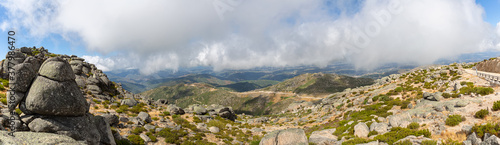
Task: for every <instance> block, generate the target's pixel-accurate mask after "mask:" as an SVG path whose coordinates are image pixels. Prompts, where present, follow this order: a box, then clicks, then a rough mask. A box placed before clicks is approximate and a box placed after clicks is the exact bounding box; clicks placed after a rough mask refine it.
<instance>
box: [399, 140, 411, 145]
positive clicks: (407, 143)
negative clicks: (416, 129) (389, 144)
mask: <svg viewBox="0 0 500 145" xmlns="http://www.w3.org/2000/svg"><path fill="white" fill-rule="evenodd" d="M395 145H413V143H412V142H411V141H410V140H408V139H407V140H404V141H401V142H398V143H395Z"/></svg>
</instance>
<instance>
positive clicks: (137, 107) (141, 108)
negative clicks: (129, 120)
mask: <svg viewBox="0 0 500 145" xmlns="http://www.w3.org/2000/svg"><path fill="white" fill-rule="evenodd" d="M144 106H146V104H144V103H139V104H137V105H135V106H134V107H132V109H130V110H129V111H130V112H133V113H140V112H147V110H146V109H145V108H144Z"/></svg>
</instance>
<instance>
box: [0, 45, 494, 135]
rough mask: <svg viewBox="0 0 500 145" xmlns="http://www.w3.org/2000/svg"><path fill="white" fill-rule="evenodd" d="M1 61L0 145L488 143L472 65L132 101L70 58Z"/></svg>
mask: <svg viewBox="0 0 500 145" xmlns="http://www.w3.org/2000/svg"><path fill="white" fill-rule="evenodd" d="M11 54H12V53H11ZM13 54H14V55H13V56H14V58H13V59H5V60H3V61H2V63H1V66H2V67H1V68H0V76H1V78H2V79H1V81H0V82H1V85H2V86H0V91H1V93H0V102H2V103H0V108H1V110H2V116H1V117H0V123H1V126H2V127H1V128H0V129H1V130H0V142H1V143H2V144H252V145H256V144H260V145H273V144H377V145H378V144H462V143H463V144H498V143H499V142H500V139H499V138H498V136H499V135H500V134H499V132H500V125H499V124H498V120H499V118H500V112H499V111H500V96H499V95H498V93H497V92H498V91H499V88H498V87H497V86H496V85H494V83H490V82H489V81H487V80H485V79H483V78H480V77H478V76H476V75H475V71H473V70H472V69H470V68H472V67H473V66H474V64H473V63H469V64H465V63H461V64H450V65H439V66H438V65H436V66H426V67H419V68H417V69H413V70H410V71H408V72H405V73H401V74H393V75H389V76H386V77H383V78H381V79H378V80H375V81H371V80H369V79H367V80H365V79H362V78H352V77H346V76H340V75H334V74H321V73H317V74H304V75H299V76H297V77H296V78H293V79H290V80H285V81H284V82H281V83H278V84H276V85H274V86H270V87H268V88H266V89H261V90H254V91H248V92H237V91H234V90H230V89H224V88H216V87H213V86H211V85H209V84H202V83H192V84H189V83H186V82H183V83H180V84H176V85H172V86H164V87H160V88H157V89H154V90H151V91H146V92H144V93H141V94H140V95H138V94H133V93H130V92H129V91H127V90H125V89H123V87H122V86H121V84H117V83H114V82H112V81H110V80H109V79H108V77H107V76H106V74H104V73H103V72H102V71H101V70H99V69H98V68H96V66H95V65H93V64H89V63H87V62H85V60H84V59H82V58H79V57H77V56H67V55H58V54H53V53H50V52H48V51H47V50H46V49H44V48H43V47H41V48H27V47H23V48H20V49H16V50H14V51H13ZM488 61H495V60H494V59H492V60H488ZM488 61H485V62H484V63H491V62H488ZM8 64H10V65H13V66H10V67H12V68H13V69H14V72H15V73H14V74H13V75H9V73H7V70H8V67H9V66H8ZM480 64H481V63H479V64H478V66H476V67H479V65H480ZM11 74H12V73H11ZM7 78H11V82H9V80H8V79H7ZM9 83H10V84H9ZM325 85H326V86H325ZM339 86H340V87H339ZM332 87H336V88H338V89H332ZM7 89H10V90H12V91H9V92H7ZM157 90H163V91H157ZM12 92H14V93H12ZM10 112H15V113H12V114H11V113H10ZM11 118H14V120H10V119H11ZM11 122H13V123H11ZM11 129H14V130H15V133H14V137H13V136H9V135H7V133H8V131H10V130H11Z"/></svg>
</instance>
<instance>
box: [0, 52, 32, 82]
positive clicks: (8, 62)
mask: <svg viewBox="0 0 500 145" xmlns="http://www.w3.org/2000/svg"><path fill="white" fill-rule="evenodd" d="M9 57H12V58H9ZM5 58H6V59H5V61H4V63H3V66H2V67H3V71H4V72H8V70H9V66H10V67H14V66H15V65H17V64H20V63H23V62H24V60H25V59H26V55H25V54H23V53H22V52H20V51H15V50H14V51H9V52H8V53H7V54H6V55H5ZM6 76H8V75H6Z"/></svg>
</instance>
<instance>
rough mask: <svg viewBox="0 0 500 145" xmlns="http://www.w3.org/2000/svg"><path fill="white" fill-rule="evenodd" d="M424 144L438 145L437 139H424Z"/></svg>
mask: <svg viewBox="0 0 500 145" xmlns="http://www.w3.org/2000/svg"><path fill="white" fill-rule="evenodd" d="M422 145H437V141H435V140H424V141H422Z"/></svg>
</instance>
